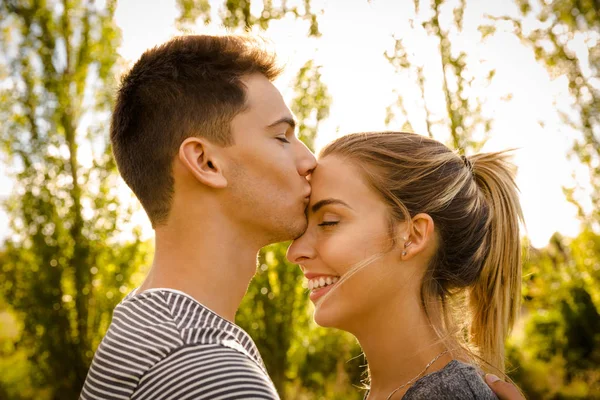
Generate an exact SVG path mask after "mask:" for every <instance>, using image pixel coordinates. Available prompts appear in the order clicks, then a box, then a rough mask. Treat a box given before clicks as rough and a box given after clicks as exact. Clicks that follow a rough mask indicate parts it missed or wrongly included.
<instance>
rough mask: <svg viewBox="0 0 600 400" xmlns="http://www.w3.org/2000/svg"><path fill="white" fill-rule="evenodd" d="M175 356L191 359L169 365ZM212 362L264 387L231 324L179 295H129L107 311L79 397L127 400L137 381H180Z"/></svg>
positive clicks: (258, 365)
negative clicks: (231, 367) (103, 331)
mask: <svg viewBox="0 0 600 400" xmlns="http://www.w3.org/2000/svg"><path fill="white" fill-rule="evenodd" d="M180 357H184V358H185V360H188V361H189V360H191V361H192V362H191V364H190V363H187V362H184V363H182V364H178V365H171V364H170V362H171V361H172V360H176V359H179V358H180ZM214 363H216V364H215V365H217V366H219V365H220V366H221V367H225V366H226V365H227V364H223V363H233V364H234V365H236V368H237V369H238V370H248V369H250V374H254V373H259V374H260V375H262V376H263V380H264V379H265V378H266V381H267V382H270V379H269V378H268V375H267V374H266V370H265V369H264V365H263V363H262V360H261V358H260V355H259V354H258V350H257V349H256V346H254V343H253V342H252V340H251V339H250V337H249V336H248V335H247V333H246V332H244V331H243V330H242V329H241V328H239V327H237V326H236V325H235V324H232V323H230V322H228V321H226V320H224V319H223V318H221V317H219V316H218V315H216V314H215V313H213V312H212V311H210V310H208V309H207V308H206V307H204V306H202V305H201V304H200V303H198V302H197V301H195V300H194V299H193V298H191V297H189V296H187V295H186V294H185V293H180V292H177V291H170V290H153V291H149V292H143V293H141V294H138V295H133V294H130V295H128V296H127V297H126V298H125V299H124V300H123V301H122V302H121V303H119V305H118V306H117V307H116V308H115V310H114V312H113V319H112V322H111V324H110V326H109V329H108V331H107V333H106V335H105V336H104V338H103V340H102V342H101V343H100V346H99V347H98V350H97V351H96V354H95V355H94V359H93V361H92V365H91V367H90V370H89V372H88V377H87V379H86V383H85V386H84V388H83V391H82V398H97V394H98V393H104V394H106V393H111V394H115V397H114V398H123V397H120V396H126V397H125V398H129V397H130V396H131V395H132V394H133V393H134V392H136V391H137V390H138V388H139V386H140V384H141V383H142V382H148V378H147V376H154V377H155V379H159V380H160V379H162V378H164V377H165V376H167V377H168V376H182V374H183V375H185V372H186V371H188V372H189V371H196V368H198V367H201V366H202V365H213V364H214ZM165 366H168V367H165ZM181 368H187V369H186V371H181ZM225 370H226V368H225V369H223V371H225ZM161 371H166V372H167V375H164V376H163V375H162V374H161ZM196 372H198V371H196ZM271 386H272V384H271ZM104 396H105V395H104ZM105 398H113V397H105ZM199 398H200V397H199Z"/></svg>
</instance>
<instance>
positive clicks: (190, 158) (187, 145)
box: [178, 137, 227, 189]
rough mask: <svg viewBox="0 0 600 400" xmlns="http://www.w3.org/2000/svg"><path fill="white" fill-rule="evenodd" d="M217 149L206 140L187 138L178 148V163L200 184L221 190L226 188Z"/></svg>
mask: <svg viewBox="0 0 600 400" xmlns="http://www.w3.org/2000/svg"><path fill="white" fill-rule="evenodd" d="M218 149H219V147H218V146H216V145H214V144H212V143H210V142H209V141H207V140H206V139H203V138H198V137H189V138H187V139H185V140H184V141H183V143H181V146H179V154H178V157H179V161H181V163H182V164H183V166H184V168H186V169H187V170H188V172H189V173H190V174H192V175H193V176H194V177H195V178H196V179H197V180H198V181H199V182H201V183H202V184H204V185H206V186H209V187H212V188H215V189H222V188H224V187H227V179H226V178H225V176H224V175H223V169H222V167H223V166H222V165H221V164H222V163H221V159H220V158H219V155H220V154H219V151H218Z"/></svg>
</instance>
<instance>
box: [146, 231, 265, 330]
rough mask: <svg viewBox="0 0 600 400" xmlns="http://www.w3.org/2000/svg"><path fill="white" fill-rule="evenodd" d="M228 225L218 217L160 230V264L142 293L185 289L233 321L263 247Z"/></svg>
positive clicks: (156, 262) (156, 260)
mask: <svg viewBox="0 0 600 400" xmlns="http://www.w3.org/2000/svg"><path fill="white" fill-rule="evenodd" d="M194 220H195V221H197V219H194ZM223 223H224V221H215V220H214V219H213V220H212V223H211V221H208V220H204V221H203V222H202V223H201V224H191V223H181V224H176V225H173V226H165V227H160V228H157V229H156V231H155V232H156V238H155V243H156V248H155V255H154V262H153V263H152V268H151V269H150V272H149V273H148V276H147V277H146V280H145V281H144V283H143V284H142V285H141V286H140V288H139V289H138V293H141V292H142V291H144V290H147V289H152V288H170V289H176V290H180V291H182V292H184V293H186V294H188V295H190V296H192V297H193V298H194V299H196V300H197V301H198V302H200V303H201V304H202V305H204V306H206V307H208V308H209V309H211V310H212V311H214V312H216V313H217V314H218V315H220V316H221V317H223V318H225V319H227V320H229V321H232V322H233V321H234V319H235V313H236V311H237V309H238V307H239V305H240V303H241V301H242V298H243V297H244V294H245V293H246V290H247V288H248V284H249V283H250V280H251V279H252V277H253V276H254V273H255V271H256V255H257V253H258V251H259V250H260V247H259V246H257V245H256V244H253V243H249V242H250V241H249V240H248V238H244V237H240V236H243V235H240V234H239V232H236V231H234V230H233V229H225V228H224V225H223Z"/></svg>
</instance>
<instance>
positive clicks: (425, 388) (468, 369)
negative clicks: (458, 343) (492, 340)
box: [402, 360, 497, 400]
mask: <svg viewBox="0 0 600 400" xmlns="http://www.w3.org/2000/svg"><path fill="white" fill-rule="evenodd" d="M402 399H403V400H417V399H461V400H462V399H477V400H481V399H483V400H497V397H496V395H495V394H494V392H492V390H491V389H490V388H489V386H488V385H487V384H486V383H485V382H484V380H483V377H482V374H481V373H480V372H479V370H478V369H477V368H475V367H474V366H472V365H470V364H465V363H463V362H461V361H458V360H453V361H450V362H449V363H448V364H447V365H446V366H445V367H444V368H442V369H440V370H439V371H435V372H433V373H431V374H429V375H426V376H424V377H423V378H421V379H419V380H418V381H417V382H415V384H414V385H413V386H412V387H411V388H410V389H408V391H407V392H406V394H405V395H404V397H402Z"/></svg>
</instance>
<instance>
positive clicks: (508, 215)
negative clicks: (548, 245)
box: [468, 152, 523, 373]
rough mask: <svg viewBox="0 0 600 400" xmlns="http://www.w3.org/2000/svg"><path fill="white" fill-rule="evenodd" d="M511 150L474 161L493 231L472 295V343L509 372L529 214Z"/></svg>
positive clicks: (489, 232) (484, 246) (489, 360)
mask: <svg viewBox="0 0 600 400" xmlns="http://www.w3.org/2000/svg"><path fill="white" fill-rule="evenodd" d="M507 158H508V157H507V155H506V153H505V152H500V153H483V154H478V155H474V156H472V157H469V159H468V160H469V162H470V164H471V165H472V171H473V175H474V178H475V181H476V183H477V186H478V187H479V189H480V192H481V195H482V196H483V198H484V204H486V205H487V207H488V210H489V212H488V221H487V233H486V234H485V238H484V240H483V243H482V250H483V252H481V253H480V256H481V257H483V266H482V268H481V272H480V273H479V277H478V279H477V280H476V282H475V284H474V285H472V286H471V288H470V291H469V296H468V303H469V308H470V310H471V316H472V320H471V324H470V326H471V327H470V335H471V340H470V342H471V343H472V344H473V345H475V347H476V348H477V349H478V351H479V355H480V356H481V357H482V358H483V359H484V360H485V361H486V362H487V363H489V364H491V366H493V367H494V368H495V369H496V370H499V371H500V372H501V373H504V341H505V339H506V337H507V335H508V334H509V332H510V330H511V328H512V326H513V324H514V322H515V320H516V318H517V314H518V310H519V303H520V298H521V244H520V237H519V221H523V213H522V210H521V206H520V203H519V198H518V188H517V185H516V183H515V180H514V166H513V165H512V164H510V163H509V162H508V161H507Z"/></svg>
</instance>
